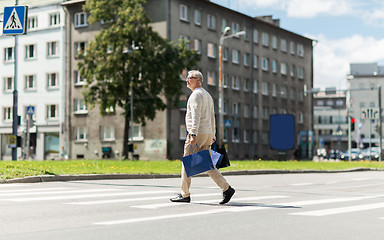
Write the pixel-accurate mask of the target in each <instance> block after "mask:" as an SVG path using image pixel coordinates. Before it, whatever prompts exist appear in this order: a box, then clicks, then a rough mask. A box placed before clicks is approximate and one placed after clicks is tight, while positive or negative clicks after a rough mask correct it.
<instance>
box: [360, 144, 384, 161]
mask: <svg viewBox="0 0 384 240" xmlns="http://www.w3.org/2000/svg"><path fill="white" fill-rule="evenodd" d="M379 154H380V152H379V148H378V147H372V148H366V149H364V150H363V151H361V154H360V156H359V158H360V159H361V160H369V156H371V160H378V159H379Z"/></svg>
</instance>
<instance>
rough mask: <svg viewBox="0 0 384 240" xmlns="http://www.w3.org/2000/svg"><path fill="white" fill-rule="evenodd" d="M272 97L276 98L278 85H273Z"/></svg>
mask: <svg viewBox="0 0 384 240" xmlns="http://www.w3.org/2000/svg"><path fill="white" fill-rule="evenodd" d="M272 96H273V97H276V96H277V85H276V84H272Z"/></svg>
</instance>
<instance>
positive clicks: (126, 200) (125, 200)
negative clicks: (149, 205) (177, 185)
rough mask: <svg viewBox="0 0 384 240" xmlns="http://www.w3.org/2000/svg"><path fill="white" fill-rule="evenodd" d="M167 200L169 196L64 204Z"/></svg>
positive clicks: (80, 203) (82, 203)
mask: <svg viewBox="0 0 384 240" xmlns="http://www.w3.org/2000/svg"><path fill="white" fill-rule="evenodd" d="M169 198H170V196H169V195H167V196H160V197H142V198H124V199H111V200H99V201H86V202H71V203H66V204H70V205H95V204H109V203H122V202H134V201H148V200H159V199H169Z"/></svg>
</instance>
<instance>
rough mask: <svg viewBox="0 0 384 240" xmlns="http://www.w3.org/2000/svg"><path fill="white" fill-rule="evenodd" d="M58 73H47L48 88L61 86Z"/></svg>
mask: <svg viewBox="0 0 384 240" xmlns="http://www.w3.org/2000/svg"><path fill="white" fill-rule="evenodd" d="M57 75H58V74H57V73H48V74H47V86H48V88H57V87H59V83H58V78H57Z"/></svg>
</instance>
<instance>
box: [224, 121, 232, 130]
mask: <svg viewBox="0 0 384 240" xmlns="http://www.w3.org/2000/svg"><path fill="white" fill-rule="evenodd" d="M231 126H232V122H231V120H225V121H224V127H226V128H229V127H231Z"/></svg>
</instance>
